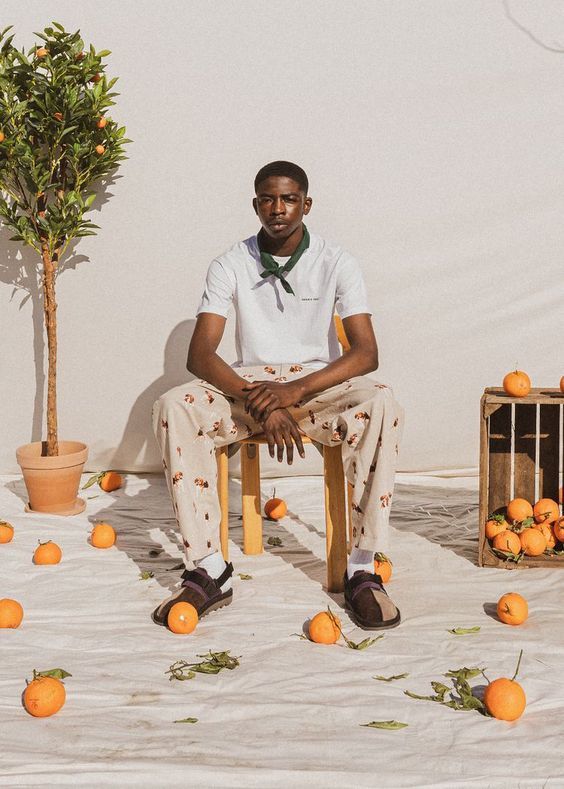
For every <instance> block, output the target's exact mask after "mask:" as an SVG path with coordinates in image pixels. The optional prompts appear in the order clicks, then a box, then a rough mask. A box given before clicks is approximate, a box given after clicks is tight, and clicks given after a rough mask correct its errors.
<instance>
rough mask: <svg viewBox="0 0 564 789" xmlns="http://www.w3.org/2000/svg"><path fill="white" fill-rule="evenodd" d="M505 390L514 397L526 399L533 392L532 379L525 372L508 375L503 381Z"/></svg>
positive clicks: (520, 371) (516, 371) (518, 371)
mask: <svg viewBox="0 0 564 789" xmlns="http://www.w3.org/2000/svg"><path fill="white" fill-rule="evenodd" d="M503 388H504V390H505V392H507V394H508V395H511V396H512V397H525V395H528V394H529V392H530V391H531V379H530V378H529V376H528V375H527V373H524V372H523V370H515V371H514V372H512V373H507V375H506V376H505V378H504V379H503Z"/></svg>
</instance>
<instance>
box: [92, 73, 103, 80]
mask: <svg viewBox="0 0 564 789" xmlns="http://www.w3.org/2000/svg"><path fill="white" fill-rule="evenodd" d="M101 79H102V77H101V75H100V74H98V73H96V74H94V75H93V76H92V77H90V82H100V80H101Z"/></svg>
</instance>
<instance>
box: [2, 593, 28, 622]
mask: <svg viewBox="0 0 564 789" xmlns="http://www.w3.org/2000/svg"><path fill="white" fill-rule="evenodd" d="M22 619H23V608H22V607H21V605H20V604H19V603H18V601H17V600H10V598H9V597H4V599H3V600H0V627H19V626H20V625H21V623H22Z"/></svg>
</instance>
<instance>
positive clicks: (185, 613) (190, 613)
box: [167, 603, 198, 635]
mask: <svg viewBox="0 0 564 789" xmlns="http://www.w3.org/2000/svg"><path fill="white" fill-rule="evenodd" d="M197 624H198V612H197V611H196V609H195V608H194V606H193V605H192V603H175V604H174V605H173V606H172V608H171V609H170V611H169V612H168V617H167V625H168V628H169V630H172V632H173V633H182V634H184V635H185V634H186V633H191V632H192V630H194V628H195V627H196V625H197Z"/></svg>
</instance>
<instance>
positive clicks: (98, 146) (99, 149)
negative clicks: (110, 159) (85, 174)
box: [94, 145, 106, 156]
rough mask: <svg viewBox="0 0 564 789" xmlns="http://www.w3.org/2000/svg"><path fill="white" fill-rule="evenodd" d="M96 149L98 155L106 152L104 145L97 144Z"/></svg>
mask: <svg viewBox="0 0 564 789" xmlns="http://www.w3.org/2000/svg"><path fill="white" fill-rule="evenodd" d="M94 150H95V151H96V153H97V154H98V156H101V155H102V154H103V153H104V152H105V150H106V149H105V148H104V146H103V145H97V146H96V148H95V149H94Z"/></svg>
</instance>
